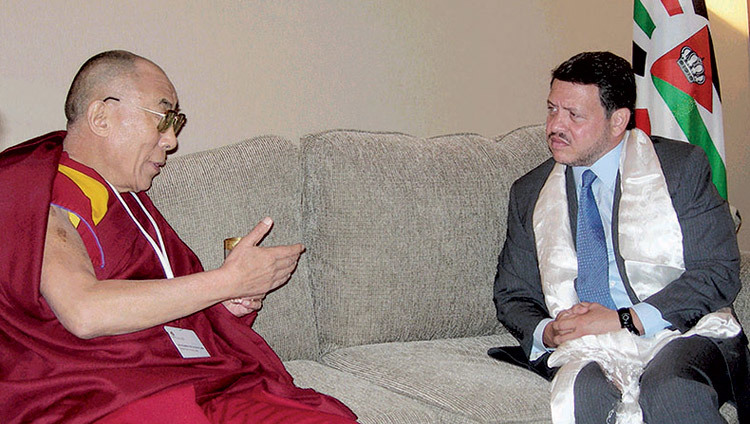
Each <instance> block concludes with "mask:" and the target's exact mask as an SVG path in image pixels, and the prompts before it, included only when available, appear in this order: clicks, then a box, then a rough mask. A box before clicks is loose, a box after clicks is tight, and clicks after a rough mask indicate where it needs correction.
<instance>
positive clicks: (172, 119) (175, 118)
mask: <svg viewBox="0 0 750 424" xmlns="http://www.w3.org/2000/svg"><path fill="white" fill-rule="evenodd" d="M183 125H185V115H183V114H181V113H177V112H175V111H173V110H168V111H167V113H165V114H164V116H163V117H162V118H161V120H160V121H159V125H158V126H157V129H158V130H159V132H164V131H166V130H168V129H169V127H170V126H173V127H174V133H175V135H177V134H179V133H180V130H181V129H182V126H183Z"/></svg>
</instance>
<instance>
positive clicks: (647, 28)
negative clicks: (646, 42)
mask: <svg viewBox="0 0 750 424" xmlns="http://www.w3.org/2000/svg"><path fill="white" fill-rule="evenodd" d="M633 4H634V10H633V20H634V21H635V23H636V24H637V25H638V26H639V27H641V30H643V32H644V33H645V34H646V36H648V38H651V34H653V33H654V29H655V28H656V24H654V21H653V19H651V15H649V14H648V10H646V7H644V6H643V3H641V0H635V1H634V2H633Z"/></svg>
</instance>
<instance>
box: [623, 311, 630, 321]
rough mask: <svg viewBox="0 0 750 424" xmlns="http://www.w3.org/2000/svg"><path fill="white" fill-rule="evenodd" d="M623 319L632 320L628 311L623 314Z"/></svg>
mask: <svg viewBox="0 0 750 424" xmlns="http://www.w3.org/2000/svg"><path fill="white" fill-rule="evenodd" d="M622 320H623V321H625V322H630V314H629V313H627V312H626V313H624V314H622Z"/></svg>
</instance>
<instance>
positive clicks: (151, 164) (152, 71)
mask: <svg viewBox="0 0 750 424" xmlns="http://www.w3.org/2000/svg"><path fill="white" fill-rule="evenodd" d="M118 86H120V88H119V89H115V91H118V92H116V93H111V94H109V96H111V97H115V98H117V99H119V101H107V102H106V103H107V107H108V108H111V110H112V116H113V119H112V125H113V128H112V131H111V133H110V137H108V138H107V140H106V142H107V143H108V145H107V146H106V150H107V151H108V153H109V157H108V158H107V159H106V165H105V167H106V169H105V170H98V171H99V172H100V173H101V174H102V175H104V176H105V178H107V180H109V182H110V183H112V185H114V186H115V188H117V189H118V190H119V191H122V192H124V191H135V192H137V191H144V190H148V188H149V187H151V182H152V180H153V179H154V177H156V175H158V174H159V172H160V171H161V168H162V167H163V166H164V164H165V163H166V160H167V153H168V152H169V151H171V150H174V149H175V148H176V147H177V136H176V135H175V133H174V128H173V127H171V126H170V127H169V128H167V130H166V131H164V132H163V133H160V132H159V131H158V130H157V125H158V123H159V120H160V119H161V118H160V117H159V116H158V115H155V114H153V113H150V112H148V111H145V110H142V109H140V108H139V107H142V108H147V109H150V110H152V111H155V112H159V113H166V111H167V110H170V109H173V110H176V109H177V107H178V106H177V92H176V91H175V88H174V86H173V85H172V83H171V82H170V81H169V78H167V76H166V75H165V74H164V72H163V71H162V70H161V69H160V68H159V67H157V66H156V65H154V64H152V63H150V62H148V61H145V60H140V61H138V62H137V72H136V77H134V78H127V79H126V80H125V81H124V82H123V84H118Z"/></svg>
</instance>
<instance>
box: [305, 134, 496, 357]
mask: <svg viewBox="0 0 750 424" xmlns="http://www.w3.org/2000/svg"><path fill="white" fill-rule="evenodd" d="M494 144H495V143H494V142H492V141H491V140H488V139H485V138H482V137H480V136H477V135H472V134H460V135H454V136H444V137H438V138H432V139H418V138H415V137H411V136H408V135H404V134H396V133H365V132H359V131H330V132H326V133H321V134H317V135H313V136H308V137H306V138H305V139H304V140H303V142H302V151H303V167H304V174H305V181H304V191H303V213H302V216H303V221H302V222H303V233H304V235H305V243H306V245H307V246H308V248H309V256H310V260H311V262H314V263H315V266H314V267H313V268H312V269H311V282H312V285H313V290H314V291H315V293H316V294H315V297H316V312H317V318H318V321H319V329H320V332H321V333H320V335H321V340H322V342H323V349H324V350H325V351H329V350H332V349H335V348H337V347H343V346H355V345H361V344H367V343H379V342H389V341H408V340H423V339H431V338H436V337H437V338H444V337H459V336H474V335H482V334H489V333H491V332H493V331H496V330H497V328H498V324H497V320H496V319H495V318H494V315H495V314H494V306H493V304H492V296H491V293H492V281H493V279H494V274H495V270H494V268H495V262H496V258H497V256H498V254H499V253H500V247H501V246H502V236H503V235H504V230H505V222H504V221H505V218H504V216H503V214H502V212H501V211H502V210H503V208H499V207H498V206H499V205H503V204H505V203H506V202H507V190H508V185H507V182H506V181H505V179H504V178H502V175H501V174H500V173H499V172H498V168H497V167H496V166H494V164H493V158H491V157H490V156H489V154H488V149H489V148H491V147H492V146H493V145H494ZM500 159H504V158H499V159H498V160H500Z"/></svg>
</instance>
